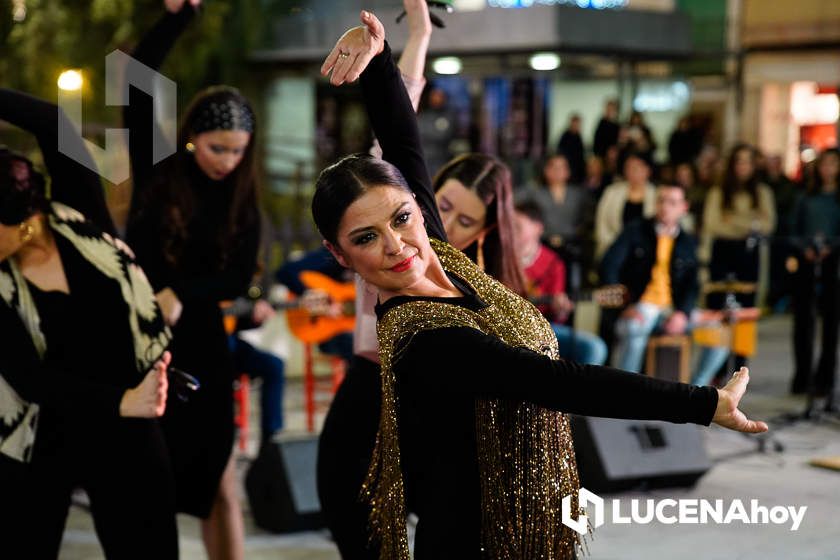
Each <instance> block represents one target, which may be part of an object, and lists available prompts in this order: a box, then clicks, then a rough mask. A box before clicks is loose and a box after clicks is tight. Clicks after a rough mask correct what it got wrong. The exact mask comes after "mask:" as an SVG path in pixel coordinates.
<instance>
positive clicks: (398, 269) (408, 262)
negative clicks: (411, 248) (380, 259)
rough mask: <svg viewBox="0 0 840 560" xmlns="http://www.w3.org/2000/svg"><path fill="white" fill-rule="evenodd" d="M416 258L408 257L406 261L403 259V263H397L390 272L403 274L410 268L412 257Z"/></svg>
mask: <svg viewBox="0 0 840 560" xmlns="http://www.w3.org/2000/svg"><path fill="white" fill-rule="evenodd" d="M416 256H417V255H412V256H410V257H408V258H407V259H405V260H404V261H402V262H400V263H397V264H396V265H394V266H392V267H391V271H392V272H405V271H406V270H408V269H409V268H411V263H412V261H414V257H416Z"/></svg>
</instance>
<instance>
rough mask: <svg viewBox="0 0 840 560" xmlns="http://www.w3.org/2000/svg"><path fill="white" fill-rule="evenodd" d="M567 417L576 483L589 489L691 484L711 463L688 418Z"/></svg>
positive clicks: (607, 489)
mask: <svg viewBox="0 0 840 560" xmlns="http://www.w3.org/2000/svg"><path fill="white" fill-rule="evenodd" d="M570 418H571V422H572V434H573V437H574V446H575V455H576V457H577V464H578V471H579V474H580V481H581V486H583V487H585V488H586V489H588V490H590V491H592V492H596V493H597V492H616V491H620V490H627V489H630V488H634V487H638V486H647V487H650V488H668V487H675V486H692V485H694V484H695V483H696V482H697V480H698V479H699V478H700V477H701V476H703V475H704V474H705V473H706V471H708V470H709V468H711V462H710V460H709V457H708V455H707V454H706V448H705V445H704V443H703V436H702V433H701V432H700V428H699V427H698V426H695V425H693V424H671V423H669V422H655V421H647V420H615V419H611V418H590V417H585V416H571V417H570Z"/></svg>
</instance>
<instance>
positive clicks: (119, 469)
mask: <svg viewBox="0 0 840 560" xmlns="http://www.w3.org/2000/svg"><path fill="white" fill-rule="evenodd" d="M103 425H105V427H102V426H103ZM78 427H79V428H81V429H80V430H78V431H75V430H73V428H72V427H68V424H67V423H66V422H61V421H59V419H58V418H56V417H51V416H50V414H49V412H48V411H42V414H41V418H40V423H39V427H38V433H37V438H36V440H35V448H34V450H33V455H32V461H31V462H29V463H25V464H24V463H20V462H17V461H13V460H11V459H9V458H8V457H5V456H2V455H0V481H2V482H0V487H2V496H3V498H2V502H0V550H2V556H3V557H4V558H31V559H33V560H36V559H37V560H42V559H44V560H47V559H55V558H57V557H58V552H59V547H60V545H61V539H62V534H63V533H64V525H65V522H66V520H67V513H68V510H69V507H70V498H71V495H72V492H73V490H74V489H75V488H83V489H84V490H85V491H86V492H87V494H88V496H89V498H90V505H91V513H92V515H93V521H94V525H95V528H96V534H97V536H98V537H99V541H100V543H101V545H102V549H103V550H104V552H105V557H106V558H109V559H119V560H123V559H137V560H141V559H142V560H146V559H149V558H155V559H164V560H168V559H176V558H178V532H177V527H176V524H175V505H174V489H173V482H172V471H171V468H170V465H169V459H168V456H167V455H166V451H165V446H164V443H163V438H162V435H161V433H160V429H159V427H158V425H157V422H156V421H153V420H140V419H125V418H120V419H116V420H111V419H108V420H107V424H106V423H105V422H103V421H102V419H96V420H93V419H92V420H90V421H89V422H85V423H81V422H80V423H78ZM71 430H73V431H74V432H75V433H72V434H69V433H68V432H70V431H71Z"/></svg>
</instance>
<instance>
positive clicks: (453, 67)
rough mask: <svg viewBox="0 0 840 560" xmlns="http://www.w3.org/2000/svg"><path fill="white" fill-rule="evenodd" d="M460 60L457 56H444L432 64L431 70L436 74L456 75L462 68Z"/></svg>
mask: <svg viewBox="0 0 840 560" xmlns="http://www.w3.org/2000/svg"><path fill="white" fill-rule="evenodd" d="M462 66H463V65H462V64H461V59H460V58H458V57H457V56H444V57H441V58H438V59H437V60H435V61H434V62H432V69H433V70H434V71H435V72H436V73H438V74H444V75H452V74H458V73H459V72H460V71H461V68H462Z"/></svg>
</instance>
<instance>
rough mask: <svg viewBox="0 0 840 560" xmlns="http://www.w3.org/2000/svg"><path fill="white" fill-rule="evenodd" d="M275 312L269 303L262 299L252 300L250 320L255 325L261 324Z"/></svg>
mask: <svg viewBox="0 0 840 560" xmlns="http://www.w3.org/2000/svg"><path fill="white" fill-rule="evenodd" d="M276 314H277V312H276V311H274V308H273V307H271V304H270V303H268V302H267V301H266V300H264V299H258V300H257V301H255V302H254V311H253V312H251V320H252V321H253V322H254V324H255V325H262V324H263V323H265V322H266V321H268V320H269V319H271V318H272V317H274V316H275V315H276Z"/></svg>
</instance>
